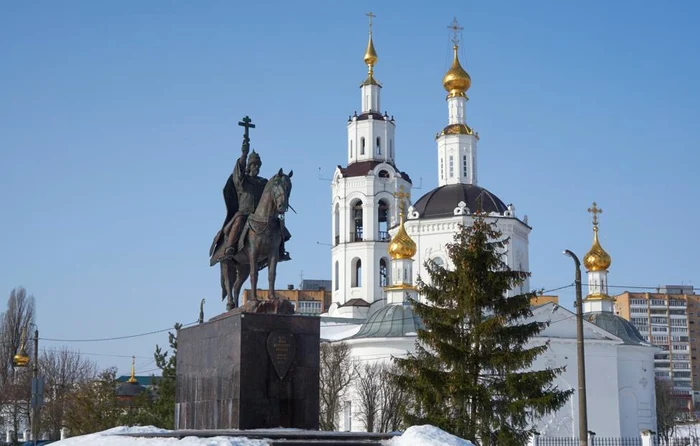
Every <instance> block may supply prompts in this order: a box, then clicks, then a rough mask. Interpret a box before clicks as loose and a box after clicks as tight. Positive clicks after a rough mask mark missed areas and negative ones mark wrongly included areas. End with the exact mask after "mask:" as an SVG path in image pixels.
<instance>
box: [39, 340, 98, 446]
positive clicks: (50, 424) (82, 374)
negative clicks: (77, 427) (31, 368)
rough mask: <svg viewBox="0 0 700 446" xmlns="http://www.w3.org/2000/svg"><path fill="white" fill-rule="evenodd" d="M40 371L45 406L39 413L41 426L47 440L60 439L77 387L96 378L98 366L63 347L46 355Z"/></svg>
mask: <svg viewBox="0 0 700 446" xmlns="http://www.w3.org/2000/svg"><path fill="white" fill-rule="evenodd" d="M39 368H40V370H41V375H42V376H43V377H44V381H45V384H44V406H43V407H42V409H41V415H42V416H41V425H42V426H43V430H44V431H46V432H48V434H49V438H56V439H57V438H60V436H61V428H63V427H66V424H67V423H66V412H67V410H68V405H69V403H70V398H71V396H72V395H73V394H74V393H75V392H76V391H77V389H78V387H79V386H80V385H81V384H83V383H85V382H88V381H92V380H94V379H95V377H96V376H97V366H96V365H95V363H94V362H93V361H91V360H89V359H85V358H83V357H81V356H80V353H79V352H77V351H73V350H70V349H68V348H67V347H62V348H60V349H58V350H48V351H45V352H44V353H43V354H42V356H41V358H40V360H39Z"/></svg>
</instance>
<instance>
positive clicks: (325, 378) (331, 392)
mask: <svg viewBox="0 0 700 446" xmlns="http://www.w3.org/2000/svg"><path fill="white" fill-rule="evenodd" d="M320 361H321V364H320V373H319V378H320V383H319V394H320V395H319V397H320V405H321V407H320V410H319V427H320V428H321V430H325V431H332V430H337V428H338V426H337V423H336V416H337V415H338V413H339V412H340V403H341V401H342V400H343V398H344V397H345V395H346V393H347V390H348V387H349V386H350V384H351V383H352V382H353V380H354V377H355V371H354V368H353V366H352V360H351V358H350V347H349V346H348V344H346V343H344V342H339V343H335V344H331V343H327V342H326V343H322V344H321V358H320Z"/></svg>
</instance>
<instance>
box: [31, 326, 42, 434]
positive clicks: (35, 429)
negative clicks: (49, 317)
mask: <svg viewBox="0 0 700 446" xmlns="http://www.w3.org/2000/svg"><path fill="white" fill-rule="evenodd" d="M39 392H40V389H39V329H38V328H37V329H36V330H34V364H33V365H32V440H33V441H34V446H36V441H37V437H38V434H39V398H40V396H39Z"/></svg>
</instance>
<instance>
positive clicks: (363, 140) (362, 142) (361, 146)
mask: <svg viewBox="0 0 700 446" xmlns="http://www.w3.org/2000/svg"><path fill="white" fill-rule="evenodd" d="M364 154H365V137H364V136H363V137H362V138H360V155H364Z"/></svg>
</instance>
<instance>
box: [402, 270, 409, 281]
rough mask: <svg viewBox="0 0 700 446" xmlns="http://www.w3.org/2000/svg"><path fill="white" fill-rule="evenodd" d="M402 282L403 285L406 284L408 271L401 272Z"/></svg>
mask: <svg viewBox="0 0 700 446" xmlns="http://www.w3.org/2000/svg"><path fill="white" fill-rule="evenodd" d="M403 281H404V283H406V282H408V270H407V269H406V268H404V270H403Z"/></svg>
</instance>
